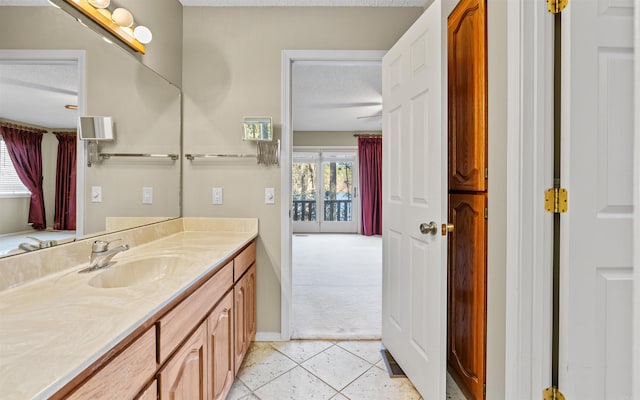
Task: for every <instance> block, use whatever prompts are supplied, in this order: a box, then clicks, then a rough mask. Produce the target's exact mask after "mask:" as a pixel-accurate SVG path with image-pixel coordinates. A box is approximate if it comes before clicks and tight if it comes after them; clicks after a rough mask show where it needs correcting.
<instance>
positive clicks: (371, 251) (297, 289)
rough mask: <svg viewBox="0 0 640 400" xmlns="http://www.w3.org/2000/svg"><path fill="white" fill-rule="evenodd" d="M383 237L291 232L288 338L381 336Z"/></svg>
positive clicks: (342, 338)
mask: <svg viewBox="0 0 640 400" xmlns="http://www.w3.org/2000/svg"><path fill="white" fill-rule="evenodd" d="M381 307H382V238H381V237H380V236H361V235H341V234H308V235H306V234H305V235H294V236H293V327H292V328H293V329H292V338H293V339H341V340H345V339H349V340H353V339H380V335H381V320H382V319H381V318H382V317H381V312H382V310H381Z"/></svg>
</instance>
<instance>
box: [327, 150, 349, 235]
mask: <svg viewBox="0 0 640 400" xmlns="http://www.w3.org/2000/svg"><path fill="white" fill-rule="evenodd" d="M322 169H323V175H324V176H323V178H324V179H323V182H324V184H323V188H322V189H323V194H324V197H323V200H324V201H323V203H324V207H323V213H322V214H323V221H331V222H350V221H352V220H353V163H352V162H351V161H345V162H340V161H328V162H323V163H322Z"/></svg>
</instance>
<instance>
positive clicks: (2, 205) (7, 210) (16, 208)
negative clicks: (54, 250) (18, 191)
mask: <svg viewBox="0 0 640 400" xmlns="http://www.w3.org/2000/svg"><path fill="white" fill-rule="evenodd" d="M28 217H29V197H11V198H0V221H2V224H0V235H4V234H7V233H13V232H23V231H30V230H31V225H30V224H28V223H27V218H28Z"/></svg>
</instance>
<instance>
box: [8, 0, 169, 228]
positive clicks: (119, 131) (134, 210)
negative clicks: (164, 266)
mask: <svg viewBox="0 0 640 400" xmlns="http://www.w3.org/2000/svg"><path fill="white" fill-rule="evenodd" d="M0 10H1V11H2V12H1V13H0V48H2V49H65V50H76V49H82V50H85V51H86V54H85V62H86V76H85V93H86V110H85V114H86V115H110V116H112V117H113V120H114V123H115V130H116V132H115V134H116V141H115V142H113V143H110V144H105V145H103V146H102V147H103V151H105V152H118V153H180V131H181V123H180V112H181V110H180V106H181V104H180V102H181V100H180V90H179V89H178V88H176V87H175V86H172V85H170V84H169V83H168V82H167V81H165V80H164V79H162V78H161V77H160V76H159V75H157V74H156V73H155V72H153V71H151V70H150V69H149V68H147V67H145V66H143V65H142V64H140V63H139V62H138V61H137V60H136V59H135V58H134V57H131V56H130V55H129V54H127V53H126V52H124V51H122V49H121V48H119V47H117V46H113V45H109V44H107V43H106V42H104V41H103V40H102V38H101V37H100V36H98V35H96V34H95V33H93V32H91V31H89V30H87V28H85V27H83V26H81V25H80V24H78V23H77V22H75V21H74V20H73V19H72V18H71V17H70V16H69V15H67V14H65V13H64V12H63V11H61V10H58V9H56V8H54V7H0ZM25 26H29V29H27V30H25V29H24V27H25ZM16 32H21V34H19V35H17V34H15V33H16ZM172 62H174V63H175V62H176V61H175V60H173V61H172ZM0 116H1V115H0ZM5 117H7V116H5ZM7 118H10V117H7ZM54 140H55V138H54ZM78 167H79V168H84V169H85V171H86V181H85V190H84V194H85V201H86V210H85V216H86V221H85V233H93V232H99V231H103V230H104V229H105V221H104V219H105V217H107V216H145V217H146V216H174V217H175V216H178V215H180V200H179V194H180V166H179V162H175V163H172V162H170V161H150V160H140V159H112V160H107V161H104V162H103V163H102V164H99V165H95V166H93V167H91V168H86V166H85V165H82V164H80V163H79V164H78ZM80 183H81V182H80ZM92 185H97V186H102V188H103V202H102V203H91V202H90V201H89V200H90V187H91V186H92ZM143 186H152V187H153V188H154V204H153V205H143V204H142V187H143ZM51 217H53V215H51Z"/></svg>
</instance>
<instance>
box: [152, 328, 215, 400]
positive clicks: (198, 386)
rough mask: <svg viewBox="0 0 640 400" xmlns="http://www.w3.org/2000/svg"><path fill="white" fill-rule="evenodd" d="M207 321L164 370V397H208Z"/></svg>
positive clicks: (181, 399) (187, 399)
mask: <svg viewBox="0 0 640 400" xmlns="http://www.w3.org/2000/svg"><path fill="white" fill-rule="evenodd" d="M206 359H207V324H206V323H202V324H201V325H200V327H198V329H196V331H195V332H194V333H193V334H192V335H191V336H190V337H189V338H188V339H187V340H186V342H185V343H183V345H182V346H181V347H180V348H179V349H178V351H177V352H176V353H175V354H174V355H173V357H171V359H170V360H169V361H168V362H167V364H166V365H165V367H164V369H163V370H162V371H161V372H160V400H204V399H206V398H207V393H208V388H207V382H208V380H207V377H208V376H209V374H208V363H207V361H206Z"/></svg>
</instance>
